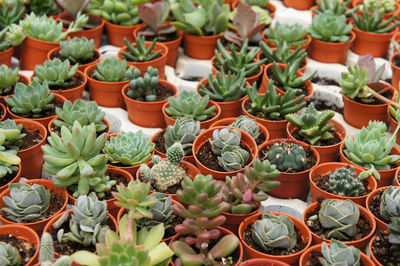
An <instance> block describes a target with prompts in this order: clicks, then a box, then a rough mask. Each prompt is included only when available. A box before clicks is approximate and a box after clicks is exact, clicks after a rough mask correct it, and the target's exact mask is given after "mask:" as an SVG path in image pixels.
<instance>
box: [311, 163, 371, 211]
mask: <svg viewBox="0 0 400 266" xmlns="http://www.w3.org/2000/svg"><path fill="white" fill-rule="evenodd" d="M350 166H352V167H354V171H355V172H356V174H357V175H359V174H360V173H361V172H362V171H363V169H362V168H361V167H358V166H354V165H350V164H347V163H336V162H330V163H323V164H319V165H318V166H317V167H315V168H314V169H313V170H311V171H310V175H309V178H310V188H311V194H312V202H314V201H317V199H318V198H321V197H322V198H324V199H340V200H346V199H349V200H352V201H353V202H354V203H357V204H359V205H361V206H365V201H366V199H367V197H368V196H369V195H370V194H371V193H369V194H366V195H363V196H358V197H346V196H340V195H336V194H333V193H329V192H327V191H325V190H322V189H320V188H319V187H318V186H317V185H316V181H317V180H318V179H319V177H323V176H326V175H327V174H328V173H329V172H334V171H335V170H337V169H338V168H342V167H350ZM367 181H368V189H369V190H371V191H373V190H375V189H376V180H375V177H374V176H369V177H368V178H367Z"/></svg>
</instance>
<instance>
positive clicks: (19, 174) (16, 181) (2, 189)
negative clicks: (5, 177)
mask: <svg viewBox="0 0 400 266" xmlns="http://www.w3.org/2000/svg"><path fill="white" fill-rule="evenodd" d="M20 177H21V164H19V165H18V172H17V173H16V174H15V176H14V178H13V179H11V181H10V182H8V183H7V184H5V185H4V186H1V187H0V193H2V192H3V191H4V190H6V189H8V185H9V184H11V183H18V182H19V178H20Z"/></svg>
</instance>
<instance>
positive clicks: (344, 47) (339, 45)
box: [308, 31, 356, 64]
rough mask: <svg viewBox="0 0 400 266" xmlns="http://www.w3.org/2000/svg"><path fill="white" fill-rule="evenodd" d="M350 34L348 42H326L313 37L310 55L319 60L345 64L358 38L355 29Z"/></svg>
mask: <svg viewBox="0 0 400 266" xmlns="http://www.w3.org/2000/svg"><path fill="white" fill-rule="evenodd" d="M350 36H351V37H350V40H348V41H347V42H325V41H320V40H317V39H314V38H313V39H312V41H311V44H310V47H309V48H308V55H309V57H311V58H312V59H314V60H316V61H319V62H324V63H338V64H344V63H345V62H346V58H347V52H348V51H349V49H350V47H351V46H352V44H353V42H354V40H355V39H356V35H355V34H354V32H353V31H351V32H350Z"/></svg>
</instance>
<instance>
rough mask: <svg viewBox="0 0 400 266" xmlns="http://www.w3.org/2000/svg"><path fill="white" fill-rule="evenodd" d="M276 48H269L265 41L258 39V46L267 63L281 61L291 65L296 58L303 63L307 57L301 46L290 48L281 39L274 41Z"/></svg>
mask: <svg viewBox="0 0 400 266" xmlns="http://www.w3.org/2000/svg"><path fill="white" fill-rule="evenodd" d="M275 44H276V49H273V48H270V47H269V46H268V45H267V44H266V43H265V42H262V41H260V43H259V46H260V48H261V51H262V52H263V53H262V54H263V56H264V58H266V59H267V63H274V62H275V63H282V64H285V65H291V64H293V63H294V62H295V61H296V60H299V61H300V64H303V63H304V61H305V58H306V57H307V52H306V51H305V50H303V49H302V48H301V47H297V48H296V49H295V50H293V49H291V47H290V45H289V44H288V43H287V42H285V41H281V40H277V41H276V43H275Z"/></svg>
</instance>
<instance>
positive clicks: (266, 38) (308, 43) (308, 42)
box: [261, 0, 311, 50]
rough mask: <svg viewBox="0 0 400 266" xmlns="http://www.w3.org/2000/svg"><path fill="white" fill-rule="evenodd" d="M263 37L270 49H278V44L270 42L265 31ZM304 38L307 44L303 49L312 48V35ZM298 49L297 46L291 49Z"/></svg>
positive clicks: (303, 45) (302, 46)
mask: <svg viewBox="0 0 400 266" xmlns="http://www.w3.org/2000/svg"><path fill="white" fill-rule="evenodd" d="M306 1H307V0H306ZM261 36H262V40H263V41H264V42H265V43H266V44H267V45H268V46H269V47H271V48H276V44H275V43H273V42H270V41H269V39H268V37H267V35H266V34H265V31H264V32H263V33H262V35H261ZM304 38H305V39H307V42H305V43H304V44H302V45H301V49H304V50H307V49H308V47H309V46H310V43H311V35H310V34H307V35H306V36H305V37H304ZM296 48H297V46H290V49H291V50H294V49H296Z"/></svg>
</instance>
